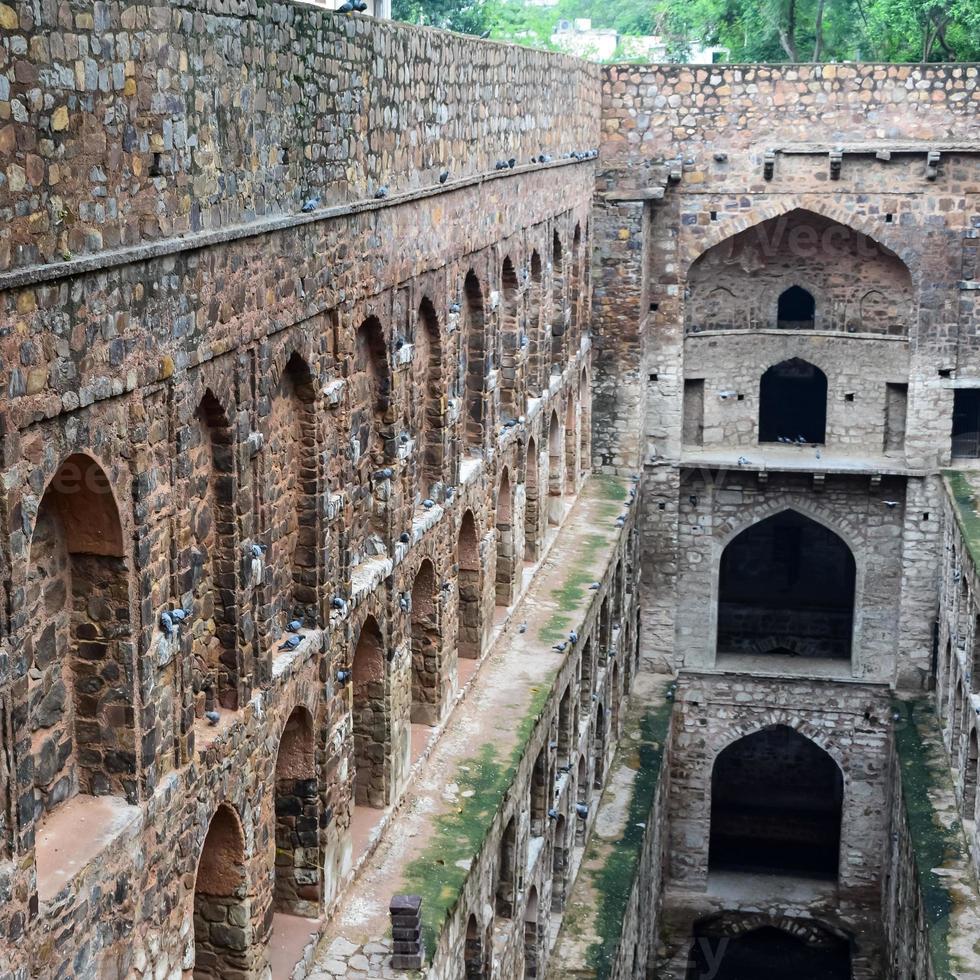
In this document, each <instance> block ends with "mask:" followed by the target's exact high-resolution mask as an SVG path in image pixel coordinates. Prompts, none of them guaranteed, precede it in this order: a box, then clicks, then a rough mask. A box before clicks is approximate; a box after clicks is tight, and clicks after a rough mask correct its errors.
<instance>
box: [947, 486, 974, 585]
mask: <svg viewBox="0 0 980 980" xmlns="http://www.w3.org/2000/svg"><path fill="white" fill-rule="evenodd" d="M971 475H974V476H977V477H978V478H980V473H978V474H969V473H965V472H964V471H962V470H944V471H943V476H945V478H946V486H947V487H948V488H949V493H950V496H951V497H952V498H953V503H954V504H955V505H956V506H955V507H954V508H953V511H954V513H955V514H956V523H957V524H959V527H960V531H961V532H962V534H963V540H964V541H965V542H966V547H967V550H968V551H969V552H970V557H971V558H972V559H973V561H974V564H976V565H977V566H978V567H980V513H978V512H977V505H978V499H977V498H978V492H977V488H975V487H974V486H972V485H971V483H970V479H969V477H970V476H971Z"/></svg>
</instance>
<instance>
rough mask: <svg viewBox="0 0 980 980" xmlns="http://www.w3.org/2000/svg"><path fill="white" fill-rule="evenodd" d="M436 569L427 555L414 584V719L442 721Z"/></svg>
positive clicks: (434, 722) (421, 721)
mask: <svg viewBox="0 0 980 980" xmlns="http://www.w3.org/2000/svg"><path fill="white" fill-rule="evenodd" d="M437 598H438V595H437V587H436V570H435V566H434V565H433V564H432V562H431V561H430V560H429V559H428V558H424V559H423V560H422V563H421V564H420V565H419V570H418V572H416V574H415V581H414V583H413V585H412V638H411V639H412V714H411V718H412V722H413V723H415V724H421V725H435V724H436V723H437V722H438V721H439V713H440V700H441V699H440V691H441V688H442V683H441V671H442V632H441V629H440V622H439V603H438V602H437Z"/></svg>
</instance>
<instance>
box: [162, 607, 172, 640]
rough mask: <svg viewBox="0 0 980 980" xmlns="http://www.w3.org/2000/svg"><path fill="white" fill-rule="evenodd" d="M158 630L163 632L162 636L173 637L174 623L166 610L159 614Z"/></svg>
mask: <svg viewBox="0 0 980 980" xmlns="http://www.w3.org/2000/svg"><path fill="white" fill-rule="evenodd" d="M160 629H162V630H163V635H164V636H173V635H174V621H173V619H171V617H170V613H168V612H167V611H166V610H164V611H163V612H162V613H160Z"/></svg>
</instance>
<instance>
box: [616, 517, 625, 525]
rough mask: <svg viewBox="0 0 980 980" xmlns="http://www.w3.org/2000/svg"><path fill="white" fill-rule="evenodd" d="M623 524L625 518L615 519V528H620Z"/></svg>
mask: <svg viewBox="0 0 980 980" xmlns="http://www.w3.org/2000/svg"><path fill="white" fill-rule="evenodd" d="M625 523H626V518H625V517H617V518H616V526H617V527H622V526H623V525H624V524H625Z"/></svg>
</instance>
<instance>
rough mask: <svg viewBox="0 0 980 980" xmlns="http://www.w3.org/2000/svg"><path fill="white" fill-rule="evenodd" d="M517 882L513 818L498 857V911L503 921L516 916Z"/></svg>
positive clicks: (502, 838) (515, 827)
mask: <svg viewBox="0 0 980 980" xmlns="http://www.w3.org/2000/svg"><path fill="white" fill-rule="evenodd" d="M516 880H517V822H516V819H515V817H511V818H510V820H508V821H507V826H506V827H504V832H503V834H502V835H501V837H500V851H499V854H498V856H497V890H496V902H495V904H496V910H497V915H499V916H500V917H501V918H502V919H510V918H512V917H513V915H514V901H515V898H516V895H517V892H516V884H515V883H516Z"/></svg>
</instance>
